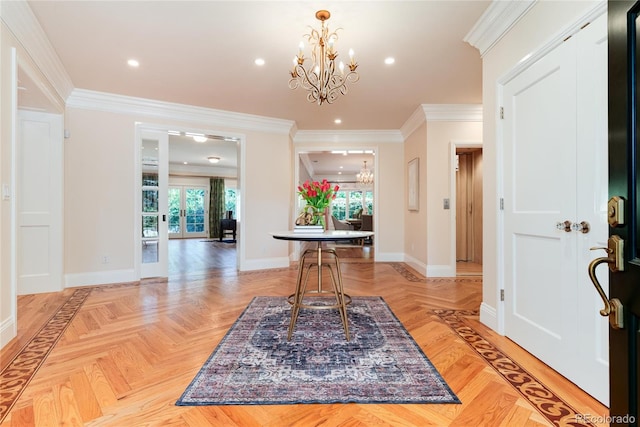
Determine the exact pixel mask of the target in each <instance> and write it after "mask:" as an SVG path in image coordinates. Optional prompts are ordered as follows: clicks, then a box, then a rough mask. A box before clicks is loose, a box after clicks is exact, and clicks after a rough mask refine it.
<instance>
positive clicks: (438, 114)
mask: <svg viewBox="0 0 640 427" xmlns="http://www.w3.org/2000/svg"><path fill="white" fill-rule="evenodd" d="M422 111H423V112H424V116H425V118H426V120H427V122H481V121H482V104H422Z"/></svg>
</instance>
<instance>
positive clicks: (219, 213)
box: [209, 178, 225, 239]
mask: <svg viewBox="0 0 640 427" xmlns="http://www.w3.org/2000/svg"><path fill="white" fill-rule="evenodd" d="M209 182H210V184H211V192H210V197H209V237H210V238H212V239H214V238H219V237H220V220H221V219H222V218H224V213H225V212H224V211H225V203H224V193H225V191H224V178H211V179H210V180H209Z"/></svg>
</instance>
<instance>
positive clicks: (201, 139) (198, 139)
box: [192, 135, 208, 142]
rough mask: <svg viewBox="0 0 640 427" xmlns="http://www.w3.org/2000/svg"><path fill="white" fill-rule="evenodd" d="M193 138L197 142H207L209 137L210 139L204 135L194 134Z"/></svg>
mask: <svg viewBox="0 0 640 427" xmlns="http://www.w3.org/2000/svg"><path fill="white" fill-rule="evenodd" d="M192 138H193V140H194V141H195V142H207V139H208V138H207V137H206V136H204V135H193V136H192Z"/></svg>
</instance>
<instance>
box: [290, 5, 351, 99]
mask: <svg viewBox="0 0 640 427" xmlns="http://www.w3.org/2000/svg"><path fill="white" fill-rule="evenodd" d="M330 17H331V14H330V13H329V11H328V10H319V11H317V12H316V18H317V19H319V20H320V22H321V23H322V26H321V28H320V31H318V30H315V29H313V28H311V32H310V33H309V34H305V35H304V37H306V38H307V42H308V43H309V44H310V45H311V64H310V65H311V67H310V68H309V69H306V68H305V67H304V62H305V61H306V60H307V58H305V57H304V52H303V51H304V44H303V43H302V42H300V47H299V50H298V54H297V55H296V56H295V57H294V58H293V69H292V70H291V80H289V88H290V89H297V88H298V87H302V88H303V89H306V90H307V91H309V93H308V94H307V100H308V101H309V102H317V103H318V105H321V104H322V103H323V102H326V103H327V104H332V103H333V102H334V101H335V100H336V99H337V98H338V95H339V94H343V95H345V94H346V93H347V90H348V88H347V82H348V81H350V82H352V83H355V82H357V81H358V80H359V79H360V76H359V75H358V73H357V72H356V68H358V63H357V62H356V61H355V59H354V58H353V49H349V64H348V65H347V66H348V67H349V72H348V73H346V74H345V70H344V64H343V63H342V62H340V63H339V65H338V70H336V64H335V60H336V58H337V57H338V52H337V51H336V49H335V47H334V43H335V41H336V40H338V30H339V29H338V30H336V31H334V32H330V31H329V27H328V26H325V25H324V21H326V20H327V19H329V18H330Z"/></svg>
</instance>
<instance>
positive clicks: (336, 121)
mask: <svg viewBox="0 0 640 427" xmlns="http://www.w3.org/2000/svg"><path fill="white" fill-rule="evenodd" d="M333 123H335V124H337V125H339V124H340V123H342V119H335V120H334V121H333Z"/></svg>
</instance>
